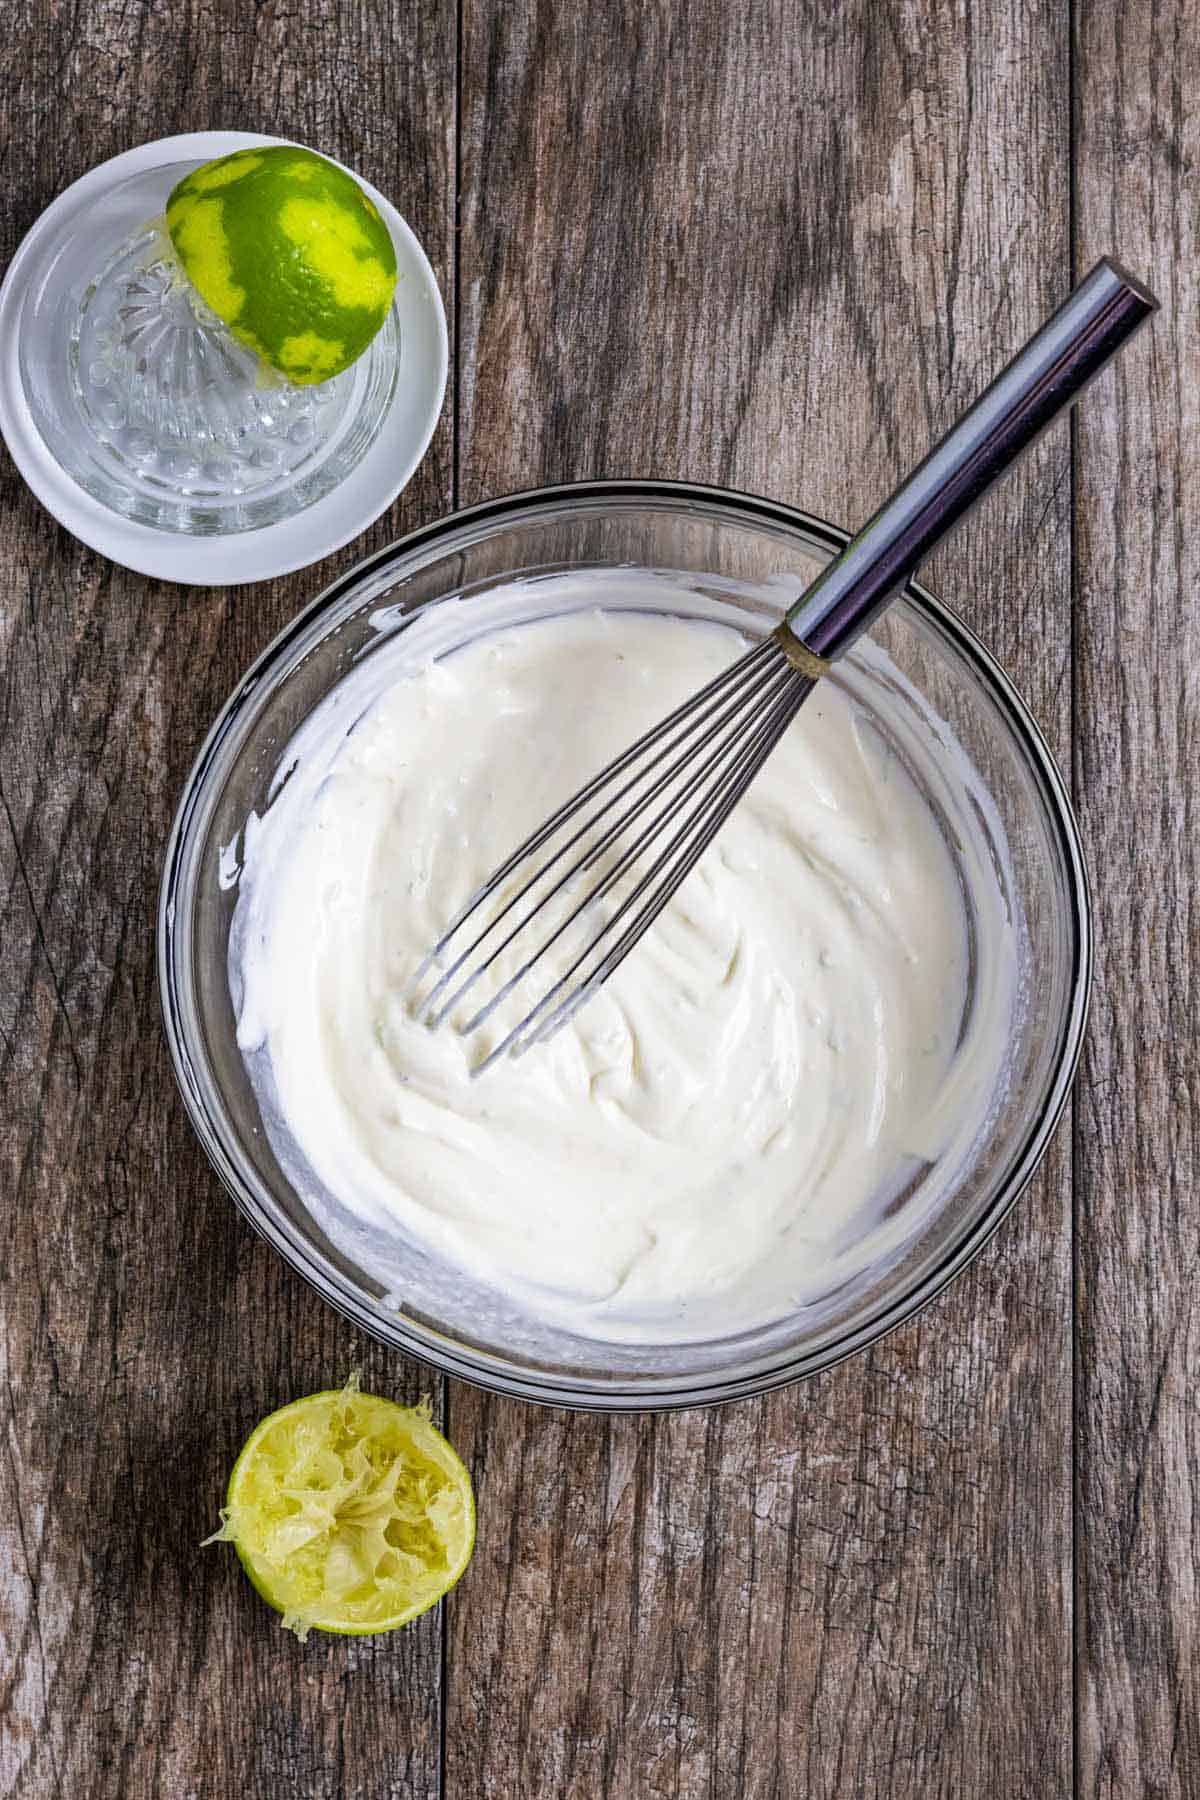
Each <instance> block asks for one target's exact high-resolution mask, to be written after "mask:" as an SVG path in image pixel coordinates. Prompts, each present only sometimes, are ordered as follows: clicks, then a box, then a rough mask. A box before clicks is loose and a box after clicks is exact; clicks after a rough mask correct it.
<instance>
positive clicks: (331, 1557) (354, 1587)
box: [204, 1376, 475, 1639]
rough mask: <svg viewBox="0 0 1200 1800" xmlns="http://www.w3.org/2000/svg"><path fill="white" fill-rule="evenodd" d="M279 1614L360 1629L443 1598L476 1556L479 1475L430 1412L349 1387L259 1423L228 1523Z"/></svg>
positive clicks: (291, 1623) (224, 1530)
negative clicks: (474, 1483) (474, 1480)
mask: <svg viewBox="0 0 1200 1800" xmlns="http://www.w3.org/2000/svg"><path fill="white" fill-rule="evenodd" d="M204 1541H205V1543H206V1544H212V1543H218V1542H227V1543H231V1544H232V1545H233V1546H234V1548H235V1550H236V1551H237V1553H238V1556H239V1557H240V1558H241V1561H242V1565H243V1567H244V1568H245V1570H246V1573H247V1575H249V1577H250V1579H251V1581H252V1582H253V1583H254V1585H255V1587H256V1588H257V1589H258V1591H259V1593H260V1594H261V1595H262V1597H263V1599H264V1600H265V1601H266V1602H267V1604H268V1605H269V1606H273V1607H274V1608H275V1610H276V1612H278V1613H280V1614H281V1615H282V1623H283V1624H284V1625H285V1626H287V1628H288V1629H289V1630H290V1631H294V1632H295V1633H296V1635H297V1637H299V1638H301V1639H303V1638H305V1637H307V1636H308V1633H309V1632H310V1631H332V1632H340V1633H343V1634H352V1635H364V1634H366V1633H369V1632H376V1631H394V1630H395V1629H396V1627H397V1626H398V1625H406V1624H407V1623H408V1621H409V1620H410V1619H415V1618H416V1617H417V1615H418V1614H419V1613H423V1612H425V1611H426V1610H427V1609H428V1608H429V1607H431V1606H433V1605H435V1604H436V1602H437V1601H438V1600H440V1599H441V1598H442V1595H443V1594H445V1593H447V1592H449V1590H450V1589H451V1588H452V1587H453V1586H454V1584H455V1582H456V1581H457V1580H458V1578H459V1576H460V1575H461V1574H462V1572H463V1570H464V1569H465V1568H466V1566H467V1564H468V1563H469V1562H470V1560H471V1551H472V1550H473V1548H474V1546H475V1496H474V1494H473V1492H472V1490H471V1478H470V1476H469V1475H468V1473H467V1471H466V1469H465V1468H464V1466H463V1464H462V1462H461V1460H460V1459H459V1457H458V1456H456V1455H455V1453H454V1451H453V1450H452V1449H451V1447H450V1445H449V1444H448V1443H447V1441H446V1439H445V1438H444V1437H443V1436H442V1434H441V1432H440V1431H438V1429H437V1428H436V1426H435V1425H433V1423H432V1422H431V1419H430V1411H429V1405H428V1402H422V1404H421V1405H420V1406H399V1405H397V1404H396V1402H395V1401H394V1400H384V1399H382V1398H381V1397H380V1396H379V1395H377V1394H364V1393H362V1392H360V1390H359V1387H358V1381H357V1377H354V1376H352V1377H351V1379H350V1380H349V1382H348V1383H347V1384H346V1386H345V1387H344V1388H339V1389H331V1390H329V1391H328V1392H325V1393H321V1394H309V1395H308V1396H307V1397H306V1398H305V1399H303V1400H294V1401H293V1402H292V1403H291V1405H290V1406H285V1407H282V1408H281V1409H280V1410H279V1411H278V1412H274V1413H271V1414H270V1416H269V1417H268V1418H266V1419H264V1420H263V1421H262V1424H261V1425H259V1426H257V1427H256V1428H255V1430H254V1431H253V1432H252V1433H251V1435H250V1437H249V1438H248V1439H247V1440H246V1443H245V1446H244V1447H243V1449H242V1453H241V1455H240V1456H239V1457H238V1459H237V1461H236V1463H235V1464H234V1465H233V1473H232V1474H231V1475H230V1477H229V1488H228V1491H227V1493H226V1496H225V1505H224V1507H223V1508H222V1510H221V1527H220V1530H219V1531H215V1532H214V1533H213V1534H212V1536H211V1537H209V1538H206V1539H205V1540H204Z"/></svg>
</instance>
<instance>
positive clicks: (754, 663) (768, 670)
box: [416, 645, 790, 1032]
mask: <svg viewBox="0 0 1200 1800" xmlns="http://www.w3.org/2000/svg"><path fill="white" fill-rule="evenodd" d="M762 648H763V646H761V645H758V646H756V647H755V649H754V650H753V651H751V652H750V653H749V654H748V655H747V656H745V657H743V658H741V659H739V663H737V664H734V665H733V667H734V668H737V667H739V666H740V667H741V668H742V669H743V670H744V671H747V672H749V673H750V675H751V679H750V680H749V681H747V683H746V685H745V687H744V688H742V689H740V690H739V691H738V692H737V694H736V695H735V697H734V699H733V700H732V701H729V700H728V698H727V697H725V698H722V699H721V700H720V702H719V705H718V706H717V708H716V716H715V717H714V716H713V706H712V705H711V704H710V705H707V706H701V707H697V708H695V709H689V710H695V712H696V717H695V718H693V719H692V720H691V721H690V722H689V723H687V724H686V726H685V728H684V729H683V730H682V731H680V732H678V733H677V734H676V735H675V736H674V737H673V738H669V739H668V741H667V742H666V743H664V744H663V745H662V746H661V747H660V748H658V749H657V750H656V752H655V754H654V755H653V756H652V757H651V759H650V760H649V762H647V763H646V764H645V765H644V767H642V768H641V769H639V770H638V772H637V773H636V774H635V775H634V776H633V777H632V778H631V779H630V780H629V781H627V782H626V783H625V784H624V786H623V787H621V788H619V789H618V790H617V792H616V793H615V794H613V795H611V796H610V798H609V799H608V800H606V801H605V802H604V803H603V804H602V805H601V806H600V807H598V808H597V809H596V810H595V811H594V812H593V813H592V814H591V815H590V816H589V817H587V818H585V819H584V820H583V821H582V823H581V824H580V825H579V826H578V827H577V828H576V829H575V831H573V832H572V834H571V836H570V837H569V838H567V840H566V841H565V842H564V843H563V844H562V845H561V846H560V848H559V849H558V850H557V851H555V852H554V854H553V855H552V856H550V857H549V858H548V859H547V860H546V861H545V862H544V863H542V865H541V866H540V867H539V868H538V869H537V870H535V872H534V873H533V874H532V875H531V876H530V877H529V879H528V880H527V881H525V882H524V883H523V884H522V885H521V887H519V888H518V889H517V891H516V893H515V894H513V895H512V896H510V898H509V899H508V900H506V901H505V903H504V904H503V905H502V906H501V907H500V908H499V910H498V911H497V912H496V913H495V915H494V916H493V917H492V918H491V919H490V920H489V921H488V923H487V924H486V925H485V926H484V928H483V930H482V931H480V932H478V933H477V934H476V936H475V937H474V938H473V939H472V940H471V942H470V943H469V944H468V945H467V946H466V947H465V949H463V950H462V951H460V953H459V954H458V956H457V957H456V958H455V959H454V961H453V962H452V963H451V965H450V967H449V968H448V969H446V970H445V971H444V973H443V974H442V975H441V976H440V978H439V979H438V981H437V982H436V983H435V984H434V986H433V988H432V989H431V990H430V992H429V994H428V995H427V996H426V998H425V1000H424V1001H423V1003H422V1007H421V1010H422V1012H423V1013H424V1015H425V1019H426V1023H427V1024H428V1025H429V1026H430V1027H431V1028H436V1027H437V1026H438V1025H440V1024H441V1023H442V1022H443V1020H444V1019H445V1018H446V1017H447V1016H448V1015H449V1014H450V1013H451V1012H453V1011H454V1009H455V1007H457V1006H458V1005H459V1003H460V1002H461V1001H462V999H463V998H464V997H465V995H466V994H467V993H468V992H469V990H470V989H471V988H472V987H473V986H474V985H475V983H476V981H477V980H478V979H479V978H480V977H481V976H482V975H484V974H485V973H486V972H487V970H488V969H490V968H491V967H493V965H494V964H495V963H496V961H497V960H498V958H499V957H500V956H502V955H503V953H504V951H505V950H506V949H507V948H508V946H509V944H511V943H512V941H513V939H514V938H515V937H516V936H517V934H518V933H519V932H520V931H521V930H523V929H524V927H525V925H526V924H527V923H528V922H529V920H530V919H531V918H532V917H533V915H534V914H535V913H536V912H538V911H539V910H541V909H542V908H543V907H544V906H546V905H547V903H548V902H549V901H550V900H552V899H554V898H555V897H556V896H557V895H558V894H559V893H560V892H561V891H562V890H563V889H564V888H565V887H567V886H569V884H570V883H571V881H572V880H573V879H574V877H575V876H576V875H577V874H579V873H581V872H582V871H583V870H586V869H589V868H591V867H592V866H593V865H594V864H595V863H596V861H597V860H598V859H599V858H600V857H601V856H602V855H603V854H604V852H605V851H606V850H607V849H608V848H609V847H610V845H611V844H613V843H614V842H615V841H616V839H617V838H618V837H619V836H620V835H621V833H622V832H623V831H625V830H627V829H628V827H629V825H630V824H632V823H633V822H634V821H635V820H636V819H637V818H639V817H640V816H641V814H642V813H643V812H644V811H645V810H646V808H647V807H648V806H649V805H651V804H652V802H653V801H654V800H655V799H656V798H657V796H658V795H659V794H660V793H662V792H663V791H664V789H666V788H667V787H669V786H670V784H671V782H672V781H674V779H675V778H676V776H677V775H678V774H679V772H680V771H681V770H682V769H683V768H684V767H685V766H686V765H687V764H688V763H689V762H690V761H691V760H692V758H693V757H694V756H695V755H696V754H697V753H698V752H699V751H701V750H703V749H704V748H706V747H707V745H708V744H709V743H711V742H712V740H713V738H714V737H715V736H717V735H718V733H719V732H720V731H721V730H722V728H723V727H724V726H726V725H729V724H730V721H732V725H731V727H730V731H729V733H728V734H727V736H728V738H729V739H730V740H732V739H735V738H736V737H738V736H739V735H740V732H741V721H742V715H743V714H744V713H745V711H746V708H747V706H748V705H749V704H751V702H753V701H754V700H756V699H760V698H762V697H763V696H764V695H765V696H766V697H769V696H770V694H771V692H772V691H773V688H775V687H777V686H778V685H779V682H780V680H781V676H782V675H783V674H786V673H788V672H790V670H789V666H788V665H785V666H784V669H783V671H781V669H780V667H779V666H778V659H768V658H763V657H762V656H761V655H760V654H759V652H760V651H761V650H762ZM729 674H730V671H729V670H726V671H725V676H726V677H728V675H729ZM724 685H725V686H726V687H728V685H729V682H728V679H726V681H725V683H724ZM707 691H710V692H711V685H710V690H707ZM700 698H701V696H697V699H700ZM681 710H682V709H677V712H676V713H675V714H674V715H671V718H668V719H665V720H663V721H662V722H661V723H660V724H659V725H658V726H657V727H656V728H655V729H654V730H653V731H652V732H648V733H646V734H645V736H644V738H643V739H642V740H641V742H642V744H643V747H649V746H650V745H651V744H652V743H653V742H654V740H655V739H656V738H658V737H659V736H661V735H663V734H664V733H667V732H669V731H670V729H671V726H672V721H673V722H674V723H678V722H679V711H681ZM706 722H707V723H708V729H707V730H705V731H702V734H701V736H700V737H699V738H698V739H697V741H696V742H694V743H689V742H688V740H689V739H691V738H693V737H694V736H695V733H696V732H697V731H700V730H701V728H702V727H703V726H704V725H705V724H706ZM680 745H686V748H684V749H681V750H679V754H678V755H677V756H676V757H675V759H674V760H673V761H672V762H671V763H669V764H668V766H667V768H666V769H665V770H662V771H661V773H660V774H659V775H658V778H657V780H655V781H654V782H653V783H652V784H651V786H650V787H649V788H648V789H647V790H646V791H645V792H644V793H643V794H642V795H640V796H639V797H638V799H636V800H635V801H634V802H633V803H632V804H631V805H630V806H629V807H628V808H627V810H626V811H625V812H624V813H622V814H621V815H620V816H619V817H618V818H617V820H616V821H615V822H614V823H612V824H611V825H610V826H609V827H608V829H607V830H606V831H605V833H604V835H603V836H602V837H601V839H600V841H599V842H598V843H596V844H593V845H591V846H590V848H589V849H588V850H587V851H586V852H585V853H584V855H583V856H582V857H580V858H578V859H577V860H576V861H575V862H574V863H572V864H571V866H570V867H569V868H568V869H567V870H566V871H565V873H564V874H563V875H561V876H560V877H559V879H558V880H557V881H556V882H555V884H554V886H553V887H551V888H550V889H549V890H548V891H547V892H546V893H544V894H543V895H541V896H540V898H539V899H538V900H537V901H536V902H535V903H534V905H533V906H531V907H530V908H529V909H528V910H527V911H526V913H525V914H524V915H523V916H522V918H521V919H520V920H518V922H517V923H516V924H515V925H513V926H512V927H511V928H510V930H509V932H508V934H507V935H506V936H505V937H504V938H503V939H502V940H501V942H500V943H499V944H497V945H496V946H495V947H494V949H493V950H492V951H491V952H490V953H489V954H488V956H487V957H486V959H485V960H484V961H483V962H481V963H479V964H478V965H477V966H476V967H475V969H474V970H473V971H472V972H471V974H470V975H469V976H468V977H467V978H466V979H465V980H464V981H463V982H462V983H460V985H459V986H458V987H457V988H455V989H454V991H453V992H452V993H451V994H450V996H449V997H448V998H446V999H443V998H442V996H443V995H444V994H445V992H446V989H447V988H448V987H449V986H450V984H451V983H452V982H453V981H454V979H455V977H456V975H458V973H459V972H460V970H461V969H462V968H463V967H464V966H465V965H466V964H467V963H468V962H469V961H470V959H471V957H472V956H474V954H475V952H476V951H477V950H478V949H480V947H481V946H482V945H483V944H484V942H485V941H486V940H487V939H488V938H489V937H491V936H492V934H493V933H494V932H495V931H496V930H497V929H498V928H499V927H500V926H501V925H502V924H503V923H504V921H505V919H506V918H508V917H510V915H511V914H512V912H513V910H514V909H515V908H516V907H517V906H519V905H520V903H521V901H522V900H523V899H524V898H525V897H526V895H528V894H529V893H531V892H532V890H533V889H534V888H536V887H537V886H538V884H539V883H540V882H541V881H542V880H543V879H544V878H545V877H546V876H547V875H548V874H549V873H550V871H551V869H553V868H554V867H555V866H556V864H557V863H559V862H560V861H561V860H562V858H563V857H564V856H566V855H568V854H569V853H570V851H571V850H573V849H574V848H575V847H576V846H577V845H578V844H579V843H580V842H581V841H582V840H583V839H584V838H586V837H588V836H589V834H590V833H591V832H592V831H593V830H594V829H595V827H596V826H597V825H598V824H599V822H600V820H601V819H602V818H603V817H604V816H605V815H606V814H607V813H609V812H611V810H612V808H613V807H614V806H616V805H618V804H619V802H620V801H621V800H623V799H624V798H625V797H626V796H627V795H628V794H630V793H631V792H632V791H633V790H634V789H636V788H637V787H639V786H640V785H641V784H642V783H643V782H644V781H646V779H647V778H648V777H649V776H651V775H653V774H654V772H655V770H657V769H660V767H661V764H662V761H663V759H664V757H667V756H669V755H670V754H671V752H672V751H673V750H677V749H679V746H680ZM628 766H629V755H628V753H624V754H622V755H621V756H620V757H618V758H616V760H615V761H614V762H612V763H610V764H609V765H608V767H607V768H606V769H602V770H601V771H600V774H599V775H598V776H596V777H595V779H594V780H593V781H592V782H589V784H588V787H587V788H585V789H583V790H581V791H580V793H578V794H576V795H575V796H574V798H573V799H572V800H570V801H568V802H567V803H566V805H565V806H564V807H561V808H560V809H559V813H558V821H559V825H560V826H561V825H565V824H567V823H568V822H569V821H570V819H571V818H572V817H573V816H574V815H575V814H576V813H577V812H578V811H580V810H582V808H583V807H584V806H586V805H587V802H588V800H589V799H594V798H595V797H596V795H597V794H598V793H599V792H601V791H602V790H603V788H604V786H605V784H606V783H607V782H611V781H613V780H614V779H616V778H617V777H618V776H619V775H620V774H623V773H624V772H625V770H626V769H627V768H628ZM676 803H678V801H676ZM551 836H553V832H552V831H549V830H547V828H546V827H542V828H541V829H540V830H539V831H538V832H536V833H534V835H533V837H531V838H530V839H528V840H527V843H528V844H529V845H530V846H531V847H532V851H531V853H533V854H536V851H537V850H538V849H540V848H542V847H543V846H544V845H545V843H546V842H547V841H548V839H549V838H550V837H551ZM509 861H510V863H513V862H514V858H510V859H509ZM510 872H511V870H510ZM495 885H496V877H492V878H491V880H490V881H489V882H488V883H487V884H485V887H484V888H483V889H481V890H480V892H479V896H478V901H477V902H476V904H478V903H480V902H482V900H483V899H485V898H486V897H487V893H488V891H489V890H490V891H494V888H495ZM471 910H472V909H468V911H467V912H466V913H464V914H462V915H460V918H459V921H458V924H457V925H455V926H453V927H452V928H451V929H450V930H449V931H448V932H447V933H446V934H445V936H444V937H443V938H442V939H441V941H440V944H439V945H438V947H437V949H435V951H434V953H433V954H434V955H435V956H436V955H437V954H439V953H441V952H443V951H444V949H445V947H446V945H447V944H448V943H449V941H450V939H451V938H452V937H453V936H454V933H455V932H456V931H457V929H458V928H459V925H461V924H463V923H465V921H466V918H467V917H469V916H470V911H471ZM578 910H580V909H578V908H577V909H576V911H577V912H578ZM574 916H575V915H574V914H572V917H574ZM569 922H570V921H567V923H569ZM560 936H561V931H559V932H556V933H555V937H554V939H552V940H550V941H551V942H555V941H557V939H558V937H560ZM545 947H546V948H547V949H548V948H549V943H548V944H547V945H546V946H545ZM430 961H431V958H428V957H427V958H426V961H425V963H424V964H423V965H422V971H419V972H418V975H417V977H416V980H417V981H418V982H419V981H420V979H421V973H422V972H427V971H428V967H429V964H430ZM513 985H515V983H509V984H506V987H505V988H504V989H503V990H501V993H499V994H497V995H496V997H495V998H496V1000H497V1001H498V1000H499V999H501V998H502V997H503V995H504V993H506V992H508V991H510V990H511V987H512V986H513ZM439 1001H440V1002H441V1004H440V1005H439ZM491 1010H492V1009H491V1007H490V1006H489V1007H488V1008H486V1009H485V1012H486V1011H491ZM480 1022H481V1019H480V1018H478V1017H477V1018H476V1019H473V1020H472V1021H471V1022H470V1023H469V1024H467V1025H464V1026H463V1027H462V1029H463V1031H464V1032H467V1031H471V1030H473V1029H474V1028H475V1025H476V1024H477V1023H480Z"/></svg>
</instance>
